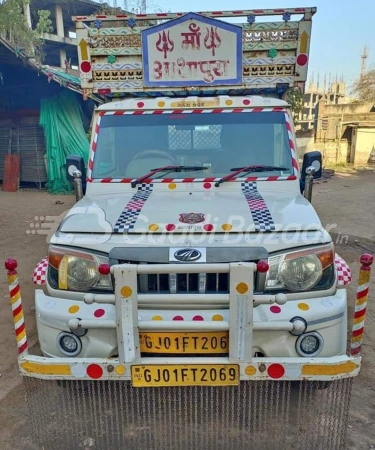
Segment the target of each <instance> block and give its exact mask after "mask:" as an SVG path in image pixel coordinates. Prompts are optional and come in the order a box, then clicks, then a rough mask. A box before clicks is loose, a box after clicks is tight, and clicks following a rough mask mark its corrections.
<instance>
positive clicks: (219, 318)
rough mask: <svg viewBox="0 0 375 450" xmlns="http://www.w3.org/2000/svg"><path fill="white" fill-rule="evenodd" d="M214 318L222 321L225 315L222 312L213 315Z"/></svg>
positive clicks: (216, 320) (215, 320)
mask: <svg viewBox="0 0 375 450" xmlns="http://www.w3.org/2000/svg"><path fill="white" fill-rule="evenodd" d="M212 320H213V321H214V322H222V321H223V320H224V317H223V316H222V315H221V314H215V315H214V316H212Z"/></svg>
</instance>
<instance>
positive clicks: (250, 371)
mask: <svg viewBox="0 0 375 450" xmlns="http://www.w3.org/2000/svg"><path fill="white" fill-rule="evenodd" d="M245 373H246V375H249V377H251V376H253V375H255V374H256V373H257V369H256V367H254V366H247V367H246V369H245Z"/></svg>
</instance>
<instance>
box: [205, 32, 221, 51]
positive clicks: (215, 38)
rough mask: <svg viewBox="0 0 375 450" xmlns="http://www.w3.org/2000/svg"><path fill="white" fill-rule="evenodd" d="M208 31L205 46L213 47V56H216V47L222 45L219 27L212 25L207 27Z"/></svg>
mask: <svg viewBox="0 0 375 450" xmlns="http://www.w3.org/2000/svg"><path fill="white" fill-rule="evenodd" d="M206 29H207V33H206V37H205V38H204V46H205V47H206V48H207V49H208V50H210V49H212V56H215V49H216V48H218V47H220V45H221V39H220V36H219V35H218V32H217V28H214V27H211V28H210V29H209V28H206Z"/></svg>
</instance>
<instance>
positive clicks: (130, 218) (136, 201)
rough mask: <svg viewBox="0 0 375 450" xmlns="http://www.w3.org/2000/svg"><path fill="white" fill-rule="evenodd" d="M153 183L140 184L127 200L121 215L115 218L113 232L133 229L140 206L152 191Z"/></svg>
mask: <svg viewBox="0 0 375 450" xmlns="http://www.w3.org/2000/svg"><path fill="white" fill-rule="evenodd" d="M153 187H154V185H153V184H145V183H143V184H141V185H140V186H138V190H137V193H136V194H135V195H133V197H132V198H131V199H130V200H129V202H128V204H127V205H126V206H125V209H124V211H123V212H122V213H121V216H120V217H119V218H118V219H117V222H116V225H115V228H114V230H113V231H114V233H123V232H124V231H129V230H133V229H134V226H135V223H136V222H137V219H138V216H139V214H140V212H141V211H142V208H143V206H144V204H145V203H146V201H147V200H148V198H149V197H150V195H151V194H152V191H153Z"/></svg>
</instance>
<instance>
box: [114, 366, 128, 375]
mask: <svg viewBox="0 0 375 450" xmlns="http://www.w3.org/2000/svg"><path fill="white" fill-rule="evenodd" d="M125 370H126V369H125V366H117V367H116V368H115V371H116V373H117V375H124V373H125Z"/></svg>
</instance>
